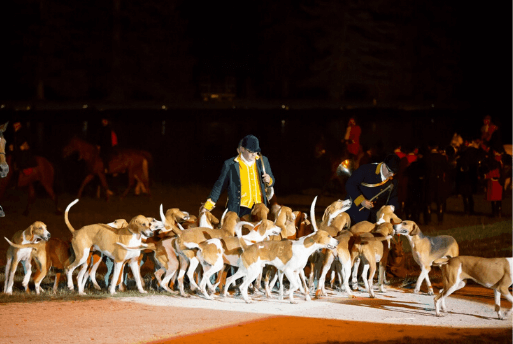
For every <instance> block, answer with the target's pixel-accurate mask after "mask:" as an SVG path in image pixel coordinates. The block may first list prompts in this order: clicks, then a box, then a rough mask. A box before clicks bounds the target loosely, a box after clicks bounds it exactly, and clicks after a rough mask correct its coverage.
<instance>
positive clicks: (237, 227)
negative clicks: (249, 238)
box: [235, 221, 255, 251]
mask: <svg viewBox="0 0 513 344" xmlns="http://www.w3.org/2000/svg"><path fill="white" fill-rule="evenodd" d="M244 225H248V226H250V227H252V228H254V227H255V226H254V225H253V224H252V223H249V222H246V221H239V222H237V224H236V225H235V234H237V238H239V242H240V246H241V247H242V250H244V251H246V249H247V248H248V247H249V245H248V244H246V240H244V238H243V237H242V226H244Z"/></svg>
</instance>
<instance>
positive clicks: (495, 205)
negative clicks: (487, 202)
mask: <svg viewBox="0 0 513 344" xmlns="http://www.w3.org/2000/svg"><path fill="white" fill-rule="evenodd" d="M491 203H492V217H496V216H497V202H495V201H492V202H491Z"/></svg>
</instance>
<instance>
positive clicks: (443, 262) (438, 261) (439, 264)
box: [433, 257, 449, 266]
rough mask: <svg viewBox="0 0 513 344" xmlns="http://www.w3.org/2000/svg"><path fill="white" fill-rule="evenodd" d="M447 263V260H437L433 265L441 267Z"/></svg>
mask: <svg viewBox="0 0 513 344" xmlns="http://www.w3.org/2000/svg"><path fill="white" fill-rule="evenodd" d="M448 263H449V258H445V257H444V258H438V259H435V260H434V261H433V265H436V266H442V265H446V264H448Z"/></svg>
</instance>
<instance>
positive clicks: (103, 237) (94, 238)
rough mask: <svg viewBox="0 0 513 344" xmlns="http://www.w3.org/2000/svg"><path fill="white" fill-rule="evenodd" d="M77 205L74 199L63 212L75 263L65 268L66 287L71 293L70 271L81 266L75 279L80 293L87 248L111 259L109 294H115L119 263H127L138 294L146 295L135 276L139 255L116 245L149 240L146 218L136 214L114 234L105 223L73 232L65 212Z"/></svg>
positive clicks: (148, 222) (138, 276)
mask: <svg viewBox="0 0 513 344" xmlns="http://www.w3.org/2000/svg"><path fill="white" fill-rule="evenodd" d="M77 202H78V199H77V200H75V201H73V202H72V203H70V204H69V205H68V207H67V208H66V211H65V213H64V221H65V223H66V225H67V226H68V229H69V230H70V232H71V233H72V234H73V239H71V245H72V247H73V251H74V252H75V261H74V262H73V263H72V264H70V266H68V268H67V269H66V277H67V278H68V288H69V289H70V290H73V289H74V288H73V280H72V275H73V271H74V270H75V269H76V268H77V267H79V266H82V269H81V270H80V272H79V274H78V276H77V285H78V292H79V294H81V295H83V294H85V293H84V288H83V286H84V283H83V281H82V279H83V277H84V274H85V272H86V270H87V258H88V256H89V252H90V250H91V247H94V249H95V250H97V251H100V252H102V253H103V254H104V255H106V256H107V257H109V258H111V259H113V260H114V272H113V274H112V280H111V283H110V285H109V292H110V293H111V294H115V293H116V292H115V288H116V284H117V281H118V278H119V274H120V272H121V267H122V265H123V262H125V261H126V260H129V263H130V267H131V269H132V273H133V275H134V279H135V282H136V285H137V288H138V289H139V292H141V293H146V291H145V290H144V289H143V287H142V284H141V278H140V273H139V265H138V260H137V258H138V257H139V252H137V251H132V250H130V251H129V250H126V249H124V248H122V247H120V246H119V245H117V244H116V243H117V242H121V243H123V244H125V245H127V246H139V245H140V244H141V240H142V235H143V234H144V235H145V236H146V237H151V236H152V235H153V232H152V231H151V222H150V221H149V220H148V218H147V217H146V216H143V215H138V216H135V217H133V218H132V220H130V222H129V223H128V226H127V227H123V228H121V229H119V230H118V231H117V233H116V231H114V230H113V229H112V228H111V227H109V226H108V225H105V224H92V225H88V226H84V227H82V228H80V229H79V230H75V229H74V228H73V226H72V225H71V223H70V222H69V219H68V212H69V209H70V208H71V207H72V206H73V205H74V204H75V203H77Z"/></svg>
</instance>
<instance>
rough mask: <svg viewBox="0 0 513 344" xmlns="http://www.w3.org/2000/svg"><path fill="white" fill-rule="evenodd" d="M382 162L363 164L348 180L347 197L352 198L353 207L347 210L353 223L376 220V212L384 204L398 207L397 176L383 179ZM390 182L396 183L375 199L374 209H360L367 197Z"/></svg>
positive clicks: (374, 194)
mask: <svg viewBox="0 0 513 344" xmlns="http://www.w3.org/2000/svg"><path fill="white" fill-rule="evenodd" d="M382 164H383V163H379V164H376V163H373V164H366V165H362V166H360V167H359V168H358V169H357V170H356V171H354V172H353V174H352V175H351V177H349V179H348V180H347V182H346V192H347V197H346V199H351V200H352V204H351V208H349V210H348V211H347V213H348V214H349V216H350V217H351V224H355V223H358V222H362V221H370V222H375V221H376V218H375V217H376V212H377V211H378V210H379V209H380V208H381V207H382V206H383V205H387V204H388V205H393V206H395V208H396V209H398V206H399V202H398V200H397V178H394V177H391V178H389V179H386V180H384V181H383V180H382V177H381V165H382ZM390 184H393V185H394V186H393V189H392V191H391V192H390V190H388V191H385V192H384V193H382V194H381V195H380V196H379V197H378V198H377V199H376V200H374V201H373V202H374V208H372V210H369V209H367V208H363V209H362V210H359V209H360V208H361V207H362V205H361V203H362V201H364V200H365V199H366V200H370V199H371V198H372V197H374V196H376V195H377V194H378V193H379V192H380V191H382V190H384V189H386V188H387V187H388V186H389V185H390Z"/></svg>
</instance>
